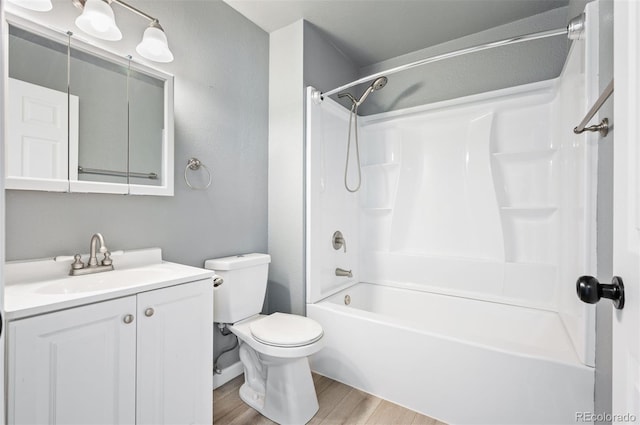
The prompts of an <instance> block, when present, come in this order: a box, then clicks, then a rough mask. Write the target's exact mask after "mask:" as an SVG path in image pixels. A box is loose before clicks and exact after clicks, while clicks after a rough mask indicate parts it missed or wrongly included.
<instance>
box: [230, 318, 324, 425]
mask: <svg viewBox="0 0 640 425" xmlns="http://www.w3.org/2000/svg"><path fill="white" fill-rule="evenodd" d="M306 321H308V322H306ZM229 329H230V330H231V332H233V333H234V334H235V335H236V336H237V337H238V340H239V342H240V360H241V361H242V364H243V366H244V376H245V382H244V384H243V385H242V386H241V387H240V398H241V399H242V400H243V401H244V402H245V403H247V404H248V405H249V406H251V407H253V408H254V409H256V410H257V411H258V412H260V413H261V414H262V415H264V416H266V417H267V418H269V419H271V420H272V421H274V422H277V423H279V424H304V423H306V422H308V421H309V420H310V419H311V418H312V417H313V415H315V413H316V412H317V411H318V399H317V397H316V392H315V387H314V385H313V379H312V377H311V370H310V369H309V361H308V360H307V356H310V355H312V354H315V353H317V352H318V351H320V349H321V348H322V347H323V345H324V342H323V340H322V335H323V332H322V327H320V325H319V324H318V323H317V322H315V321H313V320H311V319H308V318H306V317H302V316H295V315H291V314H283V313H274V314H272V315H270V316H263V315H256V316H253V317H250V318H249V319H246V320H243V321H241V322H239V323H236V324H234V325H232V326H229Z"/></svg>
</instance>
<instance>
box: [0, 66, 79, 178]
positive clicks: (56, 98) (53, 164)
mask: <svg viewBox="0 0 640 425" xmlns="http://www.w3.org/2000/svg"><path fill="white" fill-rule="evenodd" d="M7 106H8V107H7V110H8V117H7V140H6V147H5V148H6V172H7V187H8V188H13V187H12V182H13V181H14V178H18V179H15V180H17V182H16V183H17V184H19V182H21V181H22V178H32V179H46V180H48V181H51V182H52V185H53V186H52V187H50V188H49V189H50V190H56V189H57V186H55V183H56V181H57V183H59V185H60V186H61V187H60V190H67V180H68V167H67V164H68V146H69V142H68V135H69V132H68V128H69V127H68V124H69V123H68V120H69V112H68V100H67V93H65V92H59V91H57V90H52V89H49V88H46V87H41V86H38V85H36V84H31V83H27V82H24V81H21V80H16V79H14V78H9V87H8V105H7ZM16 188H17V189H19V188H21V187H16Z"/></svg>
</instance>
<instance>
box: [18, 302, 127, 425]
mask: <svg viewBox="0 0 640 425" xmlns="http://www.w3.org/2000/svg"><path fill="white" fill-rule="evenodd" d="M135 308H136V301H135V297H127V298H121V299H117V300H113V301H107V302H102V303H97V304H91V305H88V306H84V307H78V308H73V309H70V310H64V311H59V312H55V313H50V314H44V315H41V316H36V317H32V318H27V319H22V320H17V321H14V322H10V323H9V369H8V370H9V385H8V401H9V405H8V417H9V423H11V424H14V423H15V424H132V423H134V422H135V373H136V364H135V361H136V359H135V350H136V346H135V344H136V326H135V320H134V322H133V323H129V324H127V323H125V322H124V318H125V316H126V315H127V314H132V315H133V314H135Z"/></svg>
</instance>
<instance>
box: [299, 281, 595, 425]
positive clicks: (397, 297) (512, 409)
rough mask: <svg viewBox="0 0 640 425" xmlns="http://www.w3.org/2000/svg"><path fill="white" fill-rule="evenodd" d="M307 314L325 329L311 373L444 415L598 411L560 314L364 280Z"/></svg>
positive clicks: (450, 419)
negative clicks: (348, 299)
mask: <svg viewBox="0 0 640 425" xmlns="http://www.w3.org/2000/svg"><path fill="white" fill-rule="evenodd" d="M347 295H348V296H349V297H350V304H349V305H345V296H347ZM307 315H308V316H309V317H311V318H312V319H314V320H317V321H318V322H320V323H321V324H322V326H323V328H324V331H325V340H326V341H325V342H326V346H325V348H324V349H323V350H322V351H320V352H319V353H318V354H316V355H315V356H313V357H312V358H311V367H312V369H313V370H314V371H316V372H318V373H320V374H322V375H325V376H328V377H330V378H333V379H335V380H338V381H340V382H344V383H346V384H348V385H351V386H353V387H356V388H360V389H362V390H364V391H366V392H369V393H371V394H374V395H377V396H379V397H382V398H385V399H387V400H390V401H393V402H395V403H397V404H400V405H403V406H406V407H408V408H410V409H413V410H416V411H418V412H420V413H423V414H426V415H429V416H432V417H434V418H437V419H439V420H442V421H444V422H447V423H450V424H481V423H482V424H498V423H503V424H518V423H536V424H573V423H576V413H578V412H593V388H594V370H593V368H590V367H587V366H584V365H583V364H581V363H580V362H579V360H578V357H577V356H576V354H575V351H574V349H573V347H572V345H571V342H570V340H569V337H568V335H567V333H566V331H565V329H564V326H563V324H562V322H561V320H560V318H559V317H558V315H557V314H556V313H553V312H549V311H543V310H536V309H530V308H523V307H515V306H511V305H505V304H497V303H490V302H484V301H477V300H471V299H465V298H459V297H451V296H446V295H438V294H432V293H427V292H419V291H412V290H407V289H399V288H394V287H389V286H382V285H374V284H367V283H358V284H355V285H353V286H351V287H349V288H347V289H345V290H343V291H341V292H339V293H337V294H335V295H333V296H331V297H329V298H326V299H325V300H323V301H321V302H319V303H316V304H308V305H307Z"/></svg>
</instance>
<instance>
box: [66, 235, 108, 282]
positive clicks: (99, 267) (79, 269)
mask: <svg viewBox="0 0 640 425" xmlns="http://www.w3.org/2000/svg"><path fill="white" fill-rule="evenodd" d="M98 244H100V247H99V248H98ZM96 251H99V252H100V253H101V254H104V258H103V259H102V261H101V262H100V264H98V259H97V258H96V255H97V253H96ZM73 258H74V261H73V263H72V264H71V270H70V271H69V274H70V275H71V276H79V275H83V274H90V273H100V272H108V271H110V270H113V260H111V253H110V252H109V250H108V249H107V247H106V245H105V244H104V238H103V237H102V235H101V234H100V233H95V234H94V235H93V236H91V242H90V244H89V261H88V262H87V265H86V267H85V265H84V263H83V262H82V257H81V255H80V254H76V255H75V256H74V257H73Z"/></svg>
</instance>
